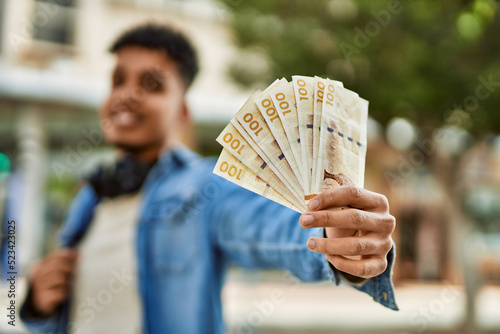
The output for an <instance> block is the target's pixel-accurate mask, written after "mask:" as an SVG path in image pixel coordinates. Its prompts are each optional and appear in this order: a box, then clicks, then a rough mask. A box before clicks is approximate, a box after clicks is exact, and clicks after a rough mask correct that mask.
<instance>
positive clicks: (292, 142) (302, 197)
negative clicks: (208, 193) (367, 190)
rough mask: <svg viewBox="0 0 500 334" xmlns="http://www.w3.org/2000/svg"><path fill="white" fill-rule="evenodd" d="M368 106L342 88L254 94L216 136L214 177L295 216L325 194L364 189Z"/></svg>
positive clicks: (276, 87)
mask: <svg viewBox="0 0 500 334" xmlns="http://www.w3.org/2000/svg"><path fill="white" fill-rule="evenodd" d="M367 120H368V101H366V100H364V99H362V98H360V97H359V96H358V94H356V93H355V92H352V91H350V90H348V89H346V88H344V86H343V84H342V82H340V81H335V80H330V79H323V78H320V77H306V76H293V77H292V81H290V82H288V81H287V80H286V79H279V80H276V81H275V82H273V83H272V84H271V85H270V86H269V87H268V88H266V89H265V90H264V91H259V90H257V91H255V92H254V93H253V94H252V96H250V98H249V99H248V100H247V101H246V102H245V104H244V105H243V106H242V107H241V109H240V110H239V111H238V112H237V113H236V115H235V117H234V118H233V119H232V120H231V122H230V123H229V124H228V125H227V126H226V128H225V129H224V130H223V131H222V133H221V134H220V135H219V137H218V138H217V141H218V142H219V143H220V144H221V145H222V146H223V150H222V153H221V155H220V157H219V160H218V161H217V164H216V166H215V168H214V173H215V174H217V175H219V176H221V177H223V178H225V179H227V180H229V181H231V182H233V183H235V184H237V185H239V186H241V187H243V188H246V189H248V190H250V191H253V192H255V193H257V194H259V195H261V196H264V197H266V198H268V199H270V200H272V201H275V202H277V203H279V204H281V205H284V206H286V207H288V208H290V209H292V210H295V211H297V212H301V213H304V212H306V211H307V205H308V203H309V201H310V200H311V199H312V198H314V197H315V196H316V195H317V194H319V193H320V192H322V191H324V190H326V189H328V188H330V187H336V186H341V185H344V184H355V185H356V186H358V187H363V183H364V171H365V156H366V130H367V129H366V128H367Z"/></svg>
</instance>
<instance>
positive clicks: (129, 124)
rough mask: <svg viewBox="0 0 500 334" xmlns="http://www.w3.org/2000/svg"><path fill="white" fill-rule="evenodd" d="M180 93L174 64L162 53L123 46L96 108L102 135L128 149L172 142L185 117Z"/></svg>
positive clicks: (155, 147) (141, 149)
mask: <svg viewBox="0 0 500 334" xmlns="http://www.w3.org/2000/svg"><path fill="white" fill-rule="evenodd" d="M184 93H185V85H184V82H183V80H182V78H181V76H180V74H179V72H178V70H177V67H176V64H175V63H174V62H173V61H172V60H171V59H170V57H168V56H167V55H166V54H165V53H163V52H162V51H157V50H151V49H147V48H144V47H139V46H137V47H136V46H127V47H124V48H122V49H121V50H119V51H118V52H117V53H116V66H115V68H114V71H113V74H112V85H111V92H110V94H109V97H108V98H107V99H106V101H105V102H104V104H103V105H102V107H101V109H100V111H99V118H100V120H101V128H102V131H103V134H104V138H105V139H106V141H107V142H108V143H110V144H112V145H115V146H117V147H120V148H123V149H125V150H127V151H131V152H140V151H144V150H155V149H157V150H161V149H163V148H165V147H169V146H171V145H172V144H173V143H174V142H175V141H176V140H177V136H178V133H179V130H180V128H182V126H183V124H184V122H185V121H186V119H187V116H188V115H187V108H186V104H185V99H184Z"/></svg>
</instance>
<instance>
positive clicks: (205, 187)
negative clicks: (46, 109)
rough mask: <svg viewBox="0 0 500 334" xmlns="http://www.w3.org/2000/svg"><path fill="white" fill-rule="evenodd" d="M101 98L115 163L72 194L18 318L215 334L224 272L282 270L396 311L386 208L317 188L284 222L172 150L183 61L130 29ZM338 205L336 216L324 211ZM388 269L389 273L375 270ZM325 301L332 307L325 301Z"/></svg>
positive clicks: (37, 323)
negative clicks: (301, 210)
mask: <svg viewBox="0 0 500 334" xmlns="http://www.w3.org/2000/svg"><path fill="white" fill-rule="evenodd" d="M111 51H112V52H113V53H114V54H115V55H116V66H115V69H114V72H113V75H112V89H111V92H110V95H109V97H108V99H107V100H106V101H105V103H104V105H103V106H102V108H101V110H100V112H99V117H100V119H101V124H102V131H103V133H104V136H105V139H106V140H107V141H108V142H109V143H110V144H112V145H114V146H116V147H117V149H118V151H119V152H120V154H121V159H120V161H119V162H118V163H117V165H116V167H115V168H114V169H112V170H106V169H103V170H99V171H98V172H97V173H96V174H95V175H94V176H93V177H92V178H90V180H89V182H88V183H87V184H86V185H85V186H84V187H83V188H82V189H81V190H80V192H79V194H78V195H77V197H76V199H75V200H74V202H73V205H72V208H71V210H70V212H69V215H68V219H67V221H66V223H65V225H64V228H63V230H62V233H61V236H60V237H61V238H60V239H61V246H62V249H61V250H58V251H55V252H53V253H51V254H49V255H48V256H47V257H45V258H44V259H42V260H41V261H40V262H39V264H38V265H36V266H35V268H34V269H33V271H32V274H31V276H30V291H29V294H28V297H27V300H26V302H25V304H24V306H23V309H22V317H23V319H24V321H25V323H26V324H27V325H28V326H30V327H31V328H33V329H35V330H37V331H40V332H47V333H67V332H68V333H104V332H106V333H121V334H123V333H182V334H189V333H193V334H194V333H223V332H224V326H223V321H222V312H221V297H220V292H221V288H222V284H223V278H224V272H225V270H226V268H227V267H228V265H229V264H231V263H236V264H238V265H241V266H244V267H248V268H283V269H286V270H289V271H290V272H291V273H292V274H294V275H296V276H297V277H299V278H300V279H301V280H303V281H318V280H331V281H332V282H335V283H337V284H338V283H339V282H340V280H341V279H346V280H348V281H349V282H351V283H353V285H354V286H355V287H356V288H357V289H359V290H361V291H364V292H366V293H368V294H370V295H371V296H372V297H373V298H374V299H375V300H376V301H379V302H380V303H381V304H383V305H385V306H387V307H389V308H392V309H397V306H396V304H395V300H394V291H393V286H392V282H391V270H392V263H393V254H394V251H393V250H392V245H393V244H392V240H391V233H392V231H393V230H394V227H395V220H394V218H393V217H392V216H391V215H390V214H389V207H388V203H387V199H386V198H385V197H384V196H382V195H379V194H376V193H373V192H370V191H367V190H364V189H360V188H356V187H350V186H343V187H337V188H332V189H329V190H327V191H325V192H323V193H321V194H320V195H318V197H317V198H316V200H313V201H311V204H310V209H311V210H312V212H311V213H308V214H304V215H302V216H300V215H298V214H297V213H295V212H294V211H292V210H289V209H287V208H285V207H282V206H280V205H277V204H275V203H273V202H271V201H269V200H267V199H265V198H263V197H260V196H257V195H255V194H253V193H251V192H249V191H247V190H245V189H243V188H240V187H237V186H235V185H233V184H231V183H229V182H226V181H225V180H223V179H221V178H219V177H217V176H215V175H213V174H212V169H213V166H214V160H212V159H204V158H201V157H199V156H198V155H196V154H195V153H193V152H191V151H189V150H188V149H186V148H184V147H182V146H180V145H179V144H178V143H177V138H178V137H179V132H180V129H182V127H183V124H185V122H186V121H187V120H188V118H189V110H188V106H187V105H186V100H185V93H186V90H187V89H188V87H189V86H190V84H191V82H192V81H193V79H194V77H195V75H196V72H197V70H198V68H197V60H196V55H195V52H194V50H193V49H192V47H191V45H190V44H189V42H188V41H187V40H186V39H185V38H184V37H183V36H182V35H181V34H179V33H177V32H175V31H173V30H171V29H170V28H167V27H162V26H157V25H151V24H148V25H143V26H140V27H138V28H135V29H133V30H131V31H128V32H126V33H125V34H124V35H122V36H121V37H120V38H119V39H118V40H117V41H116V42H115V44H114V45H113V46H112V48H111ZM342 206H349V207H350V208H349V209H346V210H340V211H335V210H329V209H332V208H336V207H342ZM388 263H389V265H388ZM333 302H334V301H332V303H333Z"/></svg>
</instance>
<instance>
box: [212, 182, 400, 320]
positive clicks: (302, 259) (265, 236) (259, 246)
mask: <svg viewBox="0 0 500 334" xmlns="http://www.w3.org/2000/svg"><path fill="white" fill-rule="evenodd" d="M213 177H215V178H218V179H219V180H218V181H217V182H218V184H219V190H220V191H219V193H218V196H217V197H216V198H215V201H214V204H213V210H212V213H211V220H212V221H211V222H210V227H211V228H212V231H211V234H212V239H213V242H214V244H215V247H217V248H218V250H219V251H220V254H221V256H222V257H223V259H224V260H226V261H227V262H233V263H236V264H238V265H240V266H243V267H245V268H263V269H266V268H281V269H285V270H287V271H289V272H291V273H292V274H293V275H295V276H296V277H298V278H299V279H300V280H302V281H321V280H330V281H332V282H333V283H335V284H337V285H338V284H340V283H341V282H344V283H347V284H349V285H351V286H353V287H354V288H356V289H357V290H360V291H362V292H365V293H367V294H369V295H370V296H371V297H373V299H374V300H375V301H377V302H380V303H381V304H382V305H384V306H386V307H388V308H391V309H394V310H397V306H396V302H395V294H394V286H393V284H392V277H391V275H392V266H393V263H394V248H393V250H391V252H390V253H389V255H388V261H389V265H388V267H387V269H386V271H385V272H384V273H382V274H381V275H379V276H377V277H374V278H371V279H368V280H365V281H363V282H362V283H359V284H351V283H349V282H348V281H347V280H345V279H344V278H342V275H341V274H340V272H339V271H338V270H337V269H335V268H334V267H333V266H331V265H330V263H329V262H328V260H327V259H326V257H325V256H324V255H323V254H321V253H315V252H311V251H310V250H309V249H308V248H307V246H306V243H307V240H308V239H309V238H310V237H312V236H315V237H323V233H324V232H323V229H322V228H315V229H304V228H302V227H301V226H300V224H299V217H300V214H299V213H297V212H295V211H292V210H290V209H288V208H286V207H284V206H281V205H279V204H276V203H274V202H272V201H270V200H268V199H266V198H264V197H261V196H258V195H256V194H254V193H252V192H250V191H248V190H246V189H244V188H241V187H238V186H236V185H234V184H232V183H230V182H228V181H226V180H224V179H221V178H219V177H217V176H213Z"/></svg>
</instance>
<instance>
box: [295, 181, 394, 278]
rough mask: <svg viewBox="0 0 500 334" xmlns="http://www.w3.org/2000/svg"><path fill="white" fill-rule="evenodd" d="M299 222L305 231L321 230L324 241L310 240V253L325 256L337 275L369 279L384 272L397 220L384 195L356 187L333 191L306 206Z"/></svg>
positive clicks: (327, 191)
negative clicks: (305, 210) (323, 234)
mask: <svg viewBox="0 0 500 334" xmlns="http://www.w3.org/2000/svg"><path fill="white" fill-rule="evenodd" d="M309 209H310V210H311V212H308V213H305V214H303V215H302V217H301V218H300V223H301V225H302V226H303V227H305V228H312V227H324V228H325V234H326V236H327V238H310V239H309V240H308V242H307V246H308V247H309V249H310V250H311V251H314V252H319V253H323V254H325V256H326V258H327V259H328V261H329V262H330V263H331V264H332V265H333V266H335V268H337V269H338V270H340V271H343V272H345V273H348V274H351V275H354V276H357V277H362V278H371V277H375V276H378V275H380V274H381V273H383V272H384V270H385V269H386V268H387V259H386V257H387V253H388V252H389V251H390V250H391V248H392V239H391V234H392V232H393V231H394V228H395V226H396V220H395V218H394V217H393V216H391V214H390V213H389V203H388V201H387V198H386V197H385V196H383V195H380V194H377V193H374V192H371V191H368V190H365V189H362V188H358V187H355V186H351V185H349V186H341V187H333V188H330V189H327V190H325V191H323V192H322V193H320V194H318V196H316V197H315V198H314V199H312V200H311V202H310V203H309Z"/></svg>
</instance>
